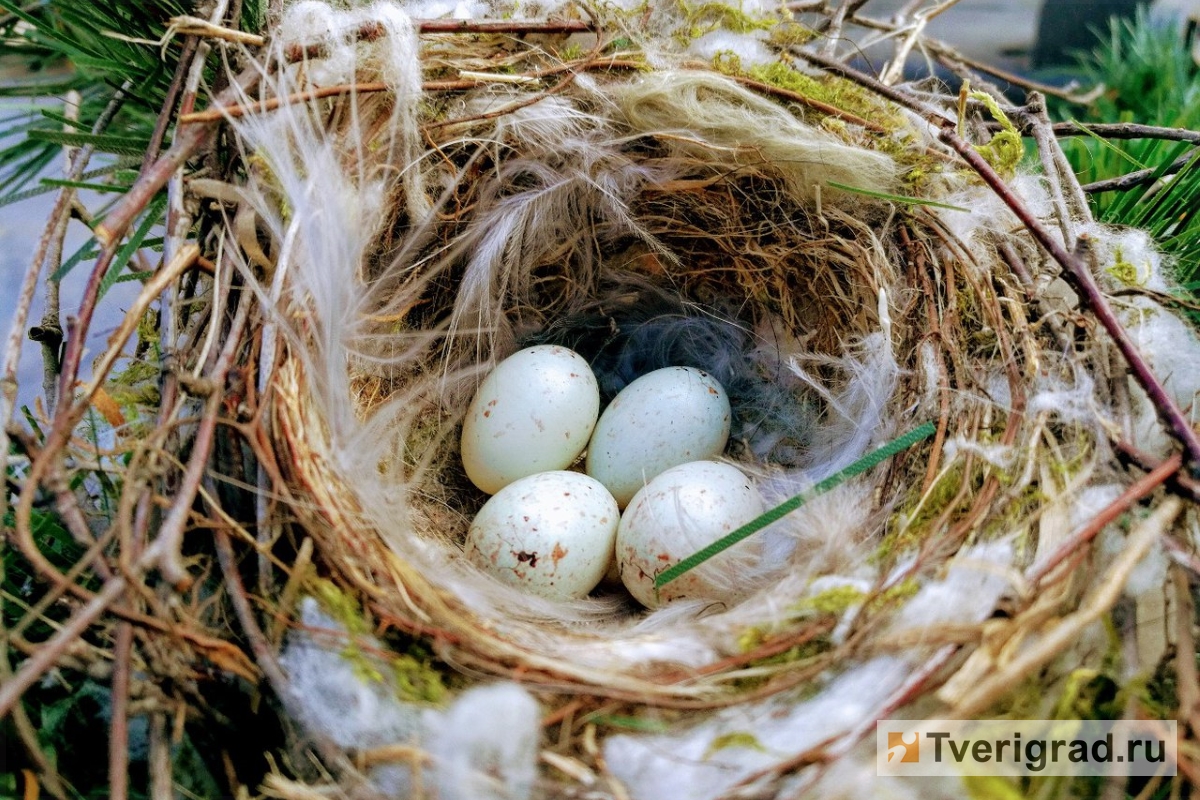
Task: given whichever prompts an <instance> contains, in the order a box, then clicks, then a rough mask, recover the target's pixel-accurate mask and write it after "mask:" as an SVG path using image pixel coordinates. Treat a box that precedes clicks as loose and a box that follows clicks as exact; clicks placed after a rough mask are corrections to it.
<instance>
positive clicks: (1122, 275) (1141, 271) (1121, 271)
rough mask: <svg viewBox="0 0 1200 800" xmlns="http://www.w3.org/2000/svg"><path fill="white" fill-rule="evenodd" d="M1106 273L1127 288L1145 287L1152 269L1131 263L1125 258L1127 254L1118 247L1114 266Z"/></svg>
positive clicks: (1114, 256) (1108, 268) (1147, 265)
mask: <svg viewBox="0 0 1200 800" xmlns="http://www.w3.org/2000/svg"><path fill="white" fill-rule="evenodd" d="M1104 271H1105V272H1107V273H1108V274H1109V275H1112V276H1113V277H1114V278H1116V279H1117V280H1119V281H1120V282H1121V283H1123V284H1125V285H1126V286H1143V285H1145V283H1146V280H1147V279H1148V278H1149V277H1150V274H1151V267H1150V265H1149V264H1144V265H1141V266H1139V265H1137V264H1134V263H1133V262H1132V261H1129V260H1128V259H1126V258H1125V252H1124V251H1123V250H1122V249H1121V248H1120V247H1118V248H1117V251H1116V253H1114V254H1113V263H1112V265H1111V266H1109V267H1107V268H1106V269H1105V270H1104Z"/></svg>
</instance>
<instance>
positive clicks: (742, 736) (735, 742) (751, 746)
mask: <svg viewBox="0 0 1200 800" xmlns="http://www.w3.org/2000/svg"><path fill="white" fill-rule="evenodd" d="M731 747H737V748H741V749H743V750H757V751H758V752H760V753H766V752H768V751H767V748H765V747H763V744H762V742H760V741H759V740H758V737H757V736H755V735H754V734H753V733H749V732H746V731H734V732H733V733H725V734H722V735H720V736H718V737H717V738H715V739H713V740H712V743H711V744H710V745H709V746H708V749H707V750H705V751H704V759H705V760H708V759H709V758H711V757H712V756H713V755H714V754H715V753H719V752H721V751H722V750H728V749H729V748H731Z"/></svg>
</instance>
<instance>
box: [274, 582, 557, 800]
mask: <svg viewBox="0 0 1200 800" xmlns="http://www.w3.org/2000/svg"><path fill="white" fill-rule="evenodd" d="M300 621H301V623H302V626H301V627H299V628H296V629H295V630H293V631H292V632H291V633H290V634H289V635H288V640H287V645H286V646H285V647H284V649H283V652H282V653H281V654H280V657H279V664H280V666H281V667H283V669H284V670H285V671H286V672H287V675H288V683H287V688H288V693H289V697H288V698H287V700H288V701H289V707H291V708H293V709H295V710H296V711H297V717H298V719H297V721H298V722H300V723H301V724H302V725H303V726H304V727H305V729H306V730H308V731H310V732H312V733H315V734H318V735H320V736H322V737H324V738H326V739H328V740H329V741H331V742H333V743H334V744H336V745H338V746H339V747H343V748H346V749H355V750H368V749H371V748H376V747H383V746H387V745H396V744H399V745H408V746H412V747H424V748H425V749H426V751H427V752H428V754H429V756H430V767H429V772H430V773H431V774H432V777H433V781H434V783H435V784H436V786H437V788H438V794H437V798H438V800H526V798H528V797H529V796H530V794H531V793H532V789H533V783H534V779H535V777H536V774H537V753H538V742H539V739H540V737H541V719H540V714H539V711H538V705H537V702H536V701H535V700H534V699H533V697H532V696H531V695H530V694H529V693H528V692H526V691H525V690H524V689H522V688H521V687H520V686H518V685H516V684H512V683H498V684H491V685H486V686H478V687H475V688H473V689H470V690H468V691H466V692H463V693H462V694H461V695H460V696H459V697H457V698H456V699H455V700H454V702H453V703H451V705H450V707H449V708H447V709H445V710H440V709H436V708H431V707H428V706H422V705H419V704H416V703H407V702H404V701H401V700H400V699H398V697H397V687H396V686H395V685H394V684H393V683H392V682H391V681H390V680H389V679H388V678H387V677H386V676H387V675H389V674H390V670H389V669H388V664H387V662H386V661H384V660H383V659H381V658H378V657H376V656H373V655H372V653H375V652H384V646H383V644H382V643H381V642H379V641H377V640H376V639H374V638H372V637H370V636H352V635H351V634H350V633H349V632H348V631H347V630H346V628H345V627H344V626H343V625H341V624H340V623H339V622H337V621H336V620H334V619H333V618H332V617H330V616H329V615H327V614H326V613H325V612H323V611H322V610H321V608H320V606H319V605H318V604H317V602H316V601H315V600H314V599H312V598H311V597H306V598H304V599H303V600H302V601H301V603H300ZM348 647H352V648H353V651H354V658H353V659H350V658H347V657H346V656H345V655H344V654H345V652H346V651H347V648H348ZM364 662H366V664H367V665H369V666H370V667H372V668H373V669H374V670H375V671H376V672H377V673H378V674H379V675H381V676H384V677H382V678H381V679H380V680H377V681H376V680H371V679H369V678H365V677H364V670H363V666H364ZM369 778H370V779H371V782H372V783H373V784H375V786H376V788H378V789H379V790H380V791H381V792H383V793H384V794H385V795H388V796H390V797H407V796H408V795H409V793H410V791H411V790H412V787H413V786H414V785H415V782H414V781H413V776H412V774H411V769H410V768H409V767H408V766H403V765H397V764H385V765H381V766H376V767H373V768H372V769H371V770H370V772H369Z"/></svg>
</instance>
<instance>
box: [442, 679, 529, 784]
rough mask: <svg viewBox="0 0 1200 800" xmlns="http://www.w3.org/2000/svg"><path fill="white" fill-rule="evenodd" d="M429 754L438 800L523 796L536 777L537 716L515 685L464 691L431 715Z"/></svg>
mask: <svg viewBox="0 0 1200 800" xmlns="http://www.w3.org/2000/svg"><path fill="white" fill-rule="evenodd" d="M428 727H429V729H430V731H431V735H430V740H429V754H430V756H431V757H432V759H433V775H434V782H435V784H436V786H437V798H438V800H527V798H529V797H530V795H531V794H532V792H533V785H534V780H535V778H536V777H537V755H538V741H539V739H540V737H541V732H542V726H541V717H540V714H539V712H538V705H537V701H535V700H534V699H533V697H532V696H531V695H530V694H529V692H527V691H525V690H524V689H522V688H521V687H520V686H518V685H517V684H515V683H499V684H491V685H485V686H477V687H475V688H473V689H468V690H467V691H465V692H463V694H462V695H461V696H460V697H459V698H458V699H457V700H455V701H454V704H453V705H451V706H450V708H449V709H448V710H447V711H446V712H444V713H441V714H436V715H431V717H430V719H429V723H428Z"/></svg>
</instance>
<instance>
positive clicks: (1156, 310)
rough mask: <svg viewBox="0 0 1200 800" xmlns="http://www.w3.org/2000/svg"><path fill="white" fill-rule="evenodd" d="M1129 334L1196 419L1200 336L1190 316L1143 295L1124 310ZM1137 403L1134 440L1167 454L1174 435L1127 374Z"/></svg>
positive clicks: (1199, 411)
mask: <svg viewBox="0 0 1200 800" xmlns="http://www.w3.org/2000/svg"><path fill="white" fill-rule="evenodd" d="M1124 318H1125V319H1124V321H1125V324H1126V326H1127V330H1128V332H1129V336H1130V338H1131V339H1132V340H1133V342H1134V344H1135V345H1137V348H1138V351H1139V352H1140V353H1141V354H1142V356H1143V357H1144V358H1145V359H1146V362H1147V363H1148V364H1149V365H1150V368H1151V369H1152V370H1153V372H1154V374H1155V376H1157V377H1158V379H1159V380H1160V381H1161V382H1162V384H1163V386H1164V388H1166V390H1167V394H1168V395H1169V396H1170V397H1171V398H1172V399H1174V401H1175V402H1176V403H1177V404H1178V405H1179V408H1180V409H1182V410H1183V413H1184V416H1185V417H1186V418H1187V419H1189V420H1190V421H1191V422H1192V424H1193V425H1195V424H1196V421H1197V420H1200V337H1197V335H1196V330H1195V329H1194V328H1193V327H1192V326H1191V325H1189V324H1188V323H1187V322H1186V321H1184V320H1182V319H1180V318H1179V317H1177V316H1175V315H1174V314H1172V313H1171V312H1170V311H1168V310H1167V309H1165V308H1163V307H1162V306H1160V305H1158V304H1157V303H1154V302H1152V301H1150V300H1148V299H1144V298H1142V299H1139V300H1138V301H1137V302H1135V303H1133V304H1132V305H1131V306H1130V307H1129V308H1128V309H1127V310H1126V313H1125V314H1124ZM1129 386H1130V395H1131V398H1132V404H1133V443H1134V444H1135V445H1136V446H1138V447H1139V448H1141V449H1143V450H1145V451H1146V452H1148V453H1151V454H1153V455H1156V456H1158V457H1166V455H1167V453H1168V452H1170V449H1171V446H1172V445H1171V441H1172V440H1171V438H1170V436H1169V435H1168V433H1167V431H1166V429H1165V428H1164V427H1163V425H1162V423H1161V422H1160V421H1159V419H1158V411H1157V409H1155V407H1154V405H1153V404H1152V403H1151V402H1150V399H1149V397H1147V396H1146V393H1145V392H1144V391H1143V390H1142V388H1141V387H1140V386H1138V385H1137V384H1136V383H1135V382H1134V381H1133V379H1132V378H1131V379H1130V380H1129Z"/></svg>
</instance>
